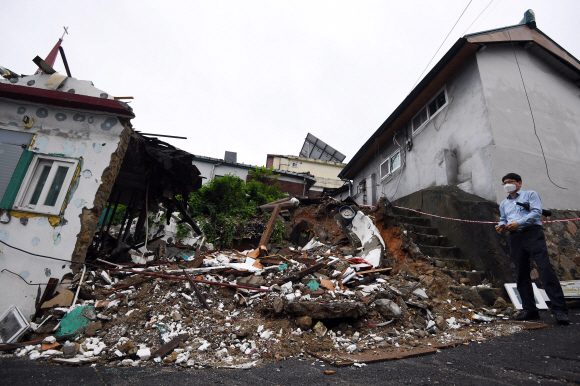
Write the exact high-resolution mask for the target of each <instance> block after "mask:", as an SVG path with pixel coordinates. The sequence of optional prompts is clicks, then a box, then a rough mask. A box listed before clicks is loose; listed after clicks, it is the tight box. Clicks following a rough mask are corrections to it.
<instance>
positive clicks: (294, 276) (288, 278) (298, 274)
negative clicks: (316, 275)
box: [276, 263, 326, 284]
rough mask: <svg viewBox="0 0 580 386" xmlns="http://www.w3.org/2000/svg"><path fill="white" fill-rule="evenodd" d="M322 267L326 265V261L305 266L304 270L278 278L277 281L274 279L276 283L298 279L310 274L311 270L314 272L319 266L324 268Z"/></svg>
mask: <svg viewBox="0 0 580 386" xmlns="http://www.w3.org/2000/svg"><path fill="white" fill-rule="evenodd" d="M324 267H326V263H318V264H316V265H314V266H312V267H309V268H306V269H305V270H302V271H300V272H298V273H297V274H295V275H292V276H288V277H285V278H283V279H281V280H278V281H276V284H284V283H287V282H289V281H293V280H300V279H302V278H303V277H304V276H306V275H309V274H311V273H313V272H316V271H318V270H319V269H320V268H324Z"/></svg>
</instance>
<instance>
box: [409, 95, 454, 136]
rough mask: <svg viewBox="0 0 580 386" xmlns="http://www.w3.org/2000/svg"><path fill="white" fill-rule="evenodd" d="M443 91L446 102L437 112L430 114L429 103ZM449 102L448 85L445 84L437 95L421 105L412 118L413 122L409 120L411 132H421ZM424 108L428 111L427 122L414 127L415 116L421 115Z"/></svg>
mask: <svg viewBox="0 0 580 386" xmlns="http://www.w3.org/2000/svg"><path fill="white" fill-rule="evenodd" d="M441 92H443V93H444V95H445V104H444V105H443V106H441V107H440V108H439V109H438V110H437V111H435V114H433V115H430V114H429V104H430V103H431V102H433V101H434V100H435V99H436V98H437V97H438V96H439V94H441ZM448 104H449V96H448V94H447V87H446V86H443V87H442V88H441V89H439V90H438V91H437V92H436V93H435V96H434V97H433V98H431V99H429V102H427V103H426V104H425V105H424V106H423V107H421V108H420V109H419V112H418V113H417V114H415V115H414V116H413V118H411V122H409V124H410V125H411V132H412V135H413V136H415V135H417V134H419V133H420V132H421V131H422V130H423V129H424V128H425V126H427V124H428V123H429V122H430V121H431V120H432V119H433V118H435V117H436V116H437V114H439V113H440V112H441V111H442V110H443V109H444V108H445V107H447V105H448ZM423 109H425V111H426V112H427V120H426V121H425V122H423V124H422V125H421V126H419V127H418V128H416V129H415V128H414V127H413V121H414V120H415V118H416V117H417V115H419V114H420V113H421V111H423Z"/></svg>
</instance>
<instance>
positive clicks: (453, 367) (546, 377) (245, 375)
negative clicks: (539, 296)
mask: <svg viewBox="0 0 580 386" xmlns="http://www.w3.org/2000/svg"><path fill="white" fill-rule="evenodd" d="M542 318H543V321H544V322H545V323H548V324H549V325H550V327H549V328H547V329H542V330H534V331H523V332H521V333H517V334H514V335H511V336H504V337H498V338H493V339H491V340H489V341H488V342H486V343H481V344H477V343H471V344H470V345H469V346H459V347H455V348H451V349H447V350H443V351H441V352H440V353H437V354H434V355H429V356H424V357H417V358H409V359H403V360H398V361H390V362H383V363H375V364H369V365H368V366H365V367H362V368H355V367H346V368H335V367H332V366H330V365H328V364H325V363H322V362H317V361H312V360H308V361H306V360H305V361H299V360H295V359H292V360H286V361H279V362H274V363H269V364H266V365H263V366H259V367H256V368H254V369H251V370H223V369H204V370H191V369H174V368H168V367H137V368H120V367H115V368H111V367H102V366H97V367H89V366H82V367H69V366H61V365H49V364H48V363H46V362H33V361H29V360H25V359H17V358H2V359H0V385H14V386H16V385H27V386H29V385H58V386H66V385H75V386H85V385H86V386H89V385H108V386H113V385H123V386H124V385H157V386H164V385H168V386H182V385H188V384H195V385H261V386H262V385H308V386H310V385H335V384H348V385H432V384H439V385H516V384H517V385H538V384H541V385H562V384H572V385H580V310H578V309H573V310H572V312H571V313H570V319H571V322H572V323H571V324H570V325H569V326H558V325H556V324H555V321H554V319H553V318H552V316H551V315H550V314H549V313H548V312H542ZM313 363H314V364H313ZM323 365H324V366H323ZM324 370H335V371H336V374H335V375H324Z"/></svg>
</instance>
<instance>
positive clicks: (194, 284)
mask: <svg viewBox="0 0 580 386" xmlns="http://www.w3.org/2000/svg"><path fill="white" fill-rule="evenodd" d="M183 273H184V274H185V277H186V278H187V280H189V284H191V286H192V287H193V290H194V291H195V295H196V296H197V298H198V299H199V301H200V302H201V304H203V306H204V307H205V308H206V309H208V310H209V304H207V301H206V300H205V296H203V294H202V293H201V291H200V290H199V287H198V286H197V283H196V282H194V281H193V280H192V279H191V276H189V274H188V273H187V271H186V270H185V269H184V270H183Z"/></svg>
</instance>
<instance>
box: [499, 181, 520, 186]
mask: <svg viewBox="0 0 580 386" xmlns="http://www.w3.org/2000/svg"><path fill="white" fill-rule="evenodd" d="M517 183H518V182H517V181H514V180H505V181H504V182H502V183H501V184H502V185H505V184H514V185H515V184H517Z"/></svg>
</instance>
